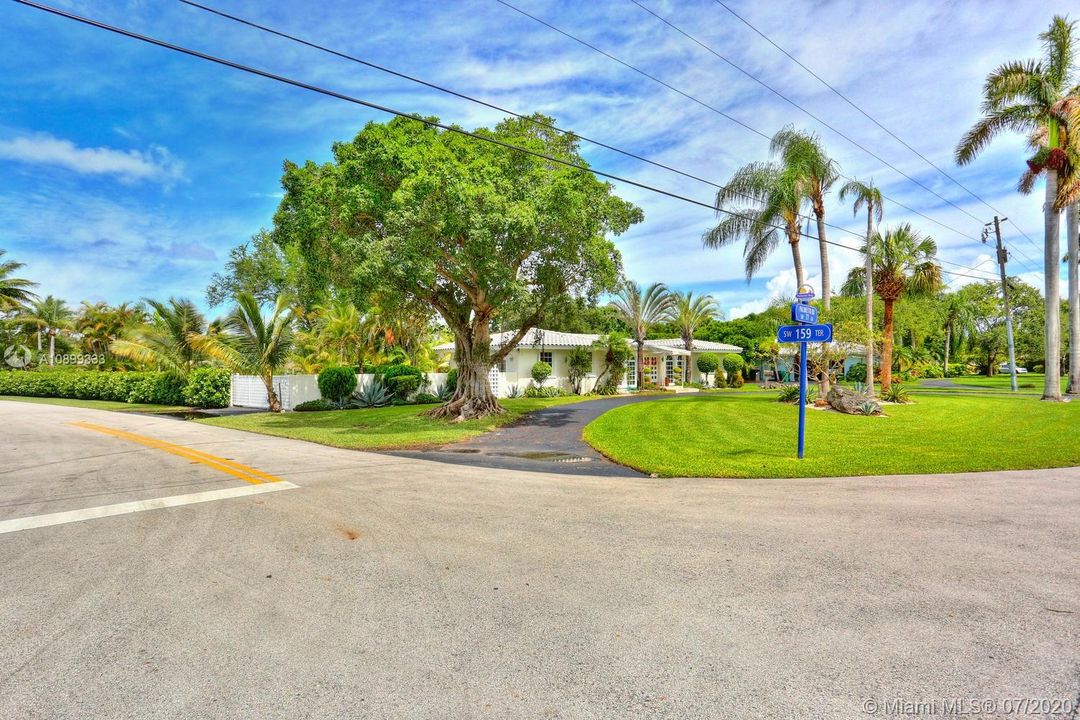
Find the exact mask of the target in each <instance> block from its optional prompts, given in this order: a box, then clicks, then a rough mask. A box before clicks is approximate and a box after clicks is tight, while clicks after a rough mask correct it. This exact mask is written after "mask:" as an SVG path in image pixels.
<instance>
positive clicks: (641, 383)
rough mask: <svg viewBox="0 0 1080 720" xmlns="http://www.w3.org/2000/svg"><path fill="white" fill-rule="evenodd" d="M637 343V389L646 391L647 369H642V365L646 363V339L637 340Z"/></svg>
mask: <svg viewBox="0 0 1080 720" xmlns="http://www.w3.org/2000/svg"><path fill="white" fill-rule="evenodd" d="M636 342H637V367H636V368H634V369H635V370H637V389H638V390H639V391H640V390H643V389H645V368H644V367H642V363H643V362H644V361H645V340H644V338H642V339H638V340H636Z"/></svg>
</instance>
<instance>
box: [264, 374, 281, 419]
mask: <svg viewBox="0 0 1080 720" xmlns="http://www.w3.org/2000/svg"><path fill="white" fill-rule="evenodd" d="M262 381H263V385H265V386H266V404H267V405H269V406H270V412H272V413H279V412H281V400H280V399H278V396H277V392H275V391H274V376H273V375H263V378H262Z"/></svg>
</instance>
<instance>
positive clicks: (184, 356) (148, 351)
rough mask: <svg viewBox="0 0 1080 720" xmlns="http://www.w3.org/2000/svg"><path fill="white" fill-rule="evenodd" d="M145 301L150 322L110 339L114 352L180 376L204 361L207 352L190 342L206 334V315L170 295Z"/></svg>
mask: <svg viewBox="0 0 1080 720" xmlns="http://www.w3.org/2000/svg"><path fill="white" fill-rule="evenodd" d="M146 304H147V305H149V306H150V308H151V309H152V310H153V315H152V317H151V320H150V322H149V323H147V324H144V325H141V326H139V327H136V328H133V329H131V330H129V331H128V332H127V333H126V334H125V337H122V338H120V339H117V340H114V341H113V342H112V344H110V345H109V349H110V351H111V352H112V353H113V354H114V355H117V356H119V357H122V358H127V359H128V360H132V361H134V362H136V363H139V364H141V365H147V366H150V367H153V368H156V369H159V370H164V371H166V372H172V373H176V374H178V375H182V376H184V377H186V376H187V374H188V373H189V372H191V371H192V370H193V369H195V368H196V367H197V366H198V365H200V364H202V363H205V362H206V360H207V357H208V356H207V354H206V353H205V352H203V351H202V350H200V349H198V348H196V347H194V346H193V345H192V344H191V338H192V337H194V336H198V335H204V334H206V333H207V325H206V318H204V317H203V314H202V313H201V312H199V309H198V308H197V307H195V303H193V302H191V301H190V300H185V299H177V298H171V299H170V300H169V301H168V302H167V303H163V302H159V301H157V300H147V301H146Z"/></svg>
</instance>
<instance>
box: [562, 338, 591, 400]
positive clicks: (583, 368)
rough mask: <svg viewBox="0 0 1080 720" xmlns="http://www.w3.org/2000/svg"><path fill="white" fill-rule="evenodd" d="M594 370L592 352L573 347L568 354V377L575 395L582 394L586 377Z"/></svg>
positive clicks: (585, 348) (580, 347) (584, 348)
mask: <svg viewBox="0 0 1080 720" xmlns="http://www.w3.org/2000/svg"><path fill="white" fill-rule="evenodd" d="M590 370H592V352H591V351H590V350H589V348H587V347H582V346H578V347H573V348H570V352H568V353H567V354H566V375H567V379H569V381H570V388H571V389H572V390H573V391H574V394H575V395H580V394H581V384H582V382H584V380H585V375H586V374H587V373H588V372H589V371H590Z"/></svg>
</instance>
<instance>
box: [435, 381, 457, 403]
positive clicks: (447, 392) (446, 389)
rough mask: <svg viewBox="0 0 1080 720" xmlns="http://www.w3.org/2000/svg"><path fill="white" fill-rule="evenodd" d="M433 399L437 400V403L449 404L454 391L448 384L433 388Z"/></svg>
mask: <svg viewBox="0 0 1080 720" xmlns="http://www.w3.org/2000/svg"><path fill="white" fill-rule="evenodd" d="M435 397H437V398H439V402H442V403H444V402H450V398H452V397H454V391H453V390H452V389H451V388H450V383H446V384H445V385H440V386H439V387H437V388H435Z"/></svg>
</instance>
